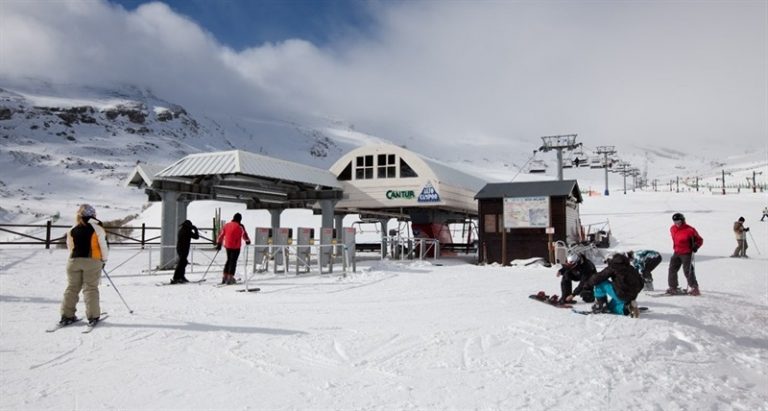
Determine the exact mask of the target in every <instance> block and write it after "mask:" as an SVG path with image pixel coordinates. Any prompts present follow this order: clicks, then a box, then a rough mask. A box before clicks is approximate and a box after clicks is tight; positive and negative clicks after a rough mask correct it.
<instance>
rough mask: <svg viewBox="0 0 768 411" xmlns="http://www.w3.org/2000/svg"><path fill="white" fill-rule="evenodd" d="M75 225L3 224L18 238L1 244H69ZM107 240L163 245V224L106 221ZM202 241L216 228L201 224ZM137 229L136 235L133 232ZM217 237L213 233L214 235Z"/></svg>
mask: <svg viewBox="0 0 768 411" xmlns="http://www.w3.org/2000/svg"><path fill="white" fill-rule="evenodd" d="M70 228H72V226H71V225H60V224H53V223H52V222H51V221H50V220H48V221H46V223H45V224H0V231H2V232H6V233H9V234H13V235H15V236H16V238H12V239H10V240H8V239H6V240H5V241H0V245H42V246H45V248H46V249H50V248H51V246H66V244H67V240H66V238H67V230H69V229H70ZM104 230H105V231H106V232H107V241H108V242H109V245H110V247H111V246H128V245H139V246H141V247H144V246H147V245H160V232H161V228H160V227H147V225H146V224H142V225H141V226H110V225H105V226H104ZM198 230H199V231H200V233H201V235H200V238H201V241H199V242H194V243H193V244H211V243H213V240H212V239H211V238H208V237H206V236H204V235H202V233H204V232H211V233H213V229H212V228H199V229H198ZM133 232H136V234H135V235H131V234H132V233H133ZM211 237H213V236H211Z"/></svg>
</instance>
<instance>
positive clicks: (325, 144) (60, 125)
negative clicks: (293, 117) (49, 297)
mask: <svg viewBox="0 0 768 411" xmlns="http://www.w3.org/2000/svg"><path fill="white" fill-rule="evenodd" d="M376 140H377V139H375V138H373V137H370V136H366V135H364V134H362V133H358V132H356V131H355V130H354V126H351V125H347V124H344V123H342V122H339V121H331V120H327V119H319V120H318V121H317V123H316V124H314V125H311V126H307V125H305V124H297V123H295V122H291V121H286V120H280V119H264V118H244V117H242V116H234V115H231V116H230V115H227V114H226V113H225V114H219V115H216V116H213V115H209V114H200V113H195V112H192V111H190V110H187V109H186V108H185V107H183V106H182V105H180V104H176V103H173V102H169V101H166V100H163V99H161V98H158V97H156V96H154V95H153V94H152V92H151V91H149V90H146V89H140V88H137V87H132V86H125V87H120V88H115V89H110V90H106V89H97V88H92V87H80V86H60V85H51V84H43V83H34V84H33V85H31V86H26V87H14V88H11V87H2V86H0V166H1V167H2V169H3V175H2V177H0V197H1V198H3V205H2V208H0V221H15V222H30V221H34V220H36V219H39V218H46V216H50V215H53V214H55V213H56V212H58V211H59V207H60V206H61V204H60V202H61V201H64V202H65V203H68V200H77V199H79V198H91V199H93V198H99V199H101V200H102V201H101V202H102V203H103V204H102V205H104V206H106V207H107V208H109V207H115V208H117V209H118V210H119V209H121V205H126V206H127V207H126V208H125V209H124V210H121V211H119V212H117V214H120V213H122V212H128V210H135V209H137V208H138V207H140V206H141V204H142V203H143V201H144V199H143V197H144V196H143V195H142V194H141V193H138V192H136V193H126V192H127V191H129V190H125V189H123V188H122V184H123V183H124V178H125V176H126V175H127V173H128V172H130V170H131V169H132V168H133V167H134V165H135V164H136V163H137V162H144V163H150V164H158V165H167V164H170V163H171V162H173V161H175V160H177V159H178V158H180V157H183V156H185V155H187V154H190V153H196V152H203V151H216V150H230V149H235V148H237V149H241V150H246V151H251V152H255V153H260V154H264V155H268V156H273V157H278V158H284V159H287V160H291V161H297V162H301V163H305V164H310V165H314V166H317V167H329V166H330V164H332V163H333V161H335V160H336V158H338V157H339V156H340V155H341V154H343V153H344V152H346V151H348V150H349V149H351V148H353V147H355V146H357V145H360V144H364V143H365V142H368V141H376ZM113 193H114V194H113ZM121 199H122V200H121ZM91 201H93V200H91ZM116 217H117V216H116Z"/></svg>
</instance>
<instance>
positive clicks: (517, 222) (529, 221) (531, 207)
mask: <svg viewBox="0 0 768 411" xmlns="http://www.w3.org/2000/svg"><path fill="white" fill-rule="evenodd" d="M546 227H549V197H546V196H544V197H515V198H505V199H504V228H505V229H510V228H546Z"/></svg>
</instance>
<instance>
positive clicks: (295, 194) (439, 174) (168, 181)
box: [126, 144, 486, 265]
mask: <svg viewBox="0 0 768 411" xmlns="http://www.w3.org/2000/svg"><path fill="white" fill-rule="evenodd" d="M485 184H486V182H485V181H484V180H482V179H480V178H477V177H474V176H471V175H469V174H466V173H464V172H461V171H459V170H456V169H454V168H451V167H449V166H446V165H444V164H441V163H439V162H436V161H433V160H430V159H427V158H424V157H421V156H419V155H417V154H416V153H414V152H412V151H409V150H406V149H404V148H401V147H397V146H394V145H386V144H383V145H371V146H364V147H360V148H357V149H354V150H352V151H350V152H349V153H347V154H346V155H344V156H343V157H342V158H340V159H339V160H338V161H337V162H336V163H335V164H334V165H333V166H332V167H331V168H330V170H323V169H319V168H315V167H310V166H306V165H304V164H299V163H294V162H290V161H286V160H281V159H276V158H272V157H267V156H263V155H259V154H254V153H249V152H245V151H241V150H232V151H224V152H213V153H200V154H191V155H188V156H186V157H184V158H182V159H180V160H178V161H176V162H174V163H173V164H171V165H170V166H168V167H165V168H162V169H159V168H153V167H150V166H147V165H137V166H136V168H135V169H134V171H133V172H132V173H131V174H130V175H129V177H128V181H127V183H126V185H127V186H132V187H136V188H143V189H145V192H146V193H147V195H148V197H149V200H150V201H162V203H163V205H162V219H161V220H162V223H161V225H162V227H161V244H162V245H163V246H164V248H163V252H162V255H161V265H165V264H166V263H170V262H172V261H173V259H174V257H175V256H174V253H173V248H172V246H173V245H174V244H175V243H176V229H177V227H178V226H179V224H181V222H182V221H184V220H185V219H186V209H187V206H188V205H189V203H190V202H191V201H195V200H219V201H230V202H239V203H245V204H246V206H247V208H248V209H266V210H269V211H270V213H271V214H272V228H273V229H276V228H279V227H280V213H281V212H282V211H283V210H285V209H288V208H308V209H313V210H316V211H318V212H319V213H321V214H322V227H323V228H330V227H333V226H334V224H335V226H336V227H335V228H336V229H337V231H338V232H340V231H341V228H342V227H341V222H342V219H343V216H344V215H346V214H360V215H361V216H362V217H363V218H367V219H372V220H373V221H378V222H379V223H381V225H382V237H385V236H386V235H387V230H386V225H387V221H388V220H389V219H391V218H400V219H406V220H410V221H411V226H412V229H413V231H414V236H415V237H422V238H436V239H438V240H440V242H441V243H451V242H452V240H451V237H450V232H449V231H448V224H449V223H452V222H458V221H462V222H463V221H464V220H465V219H467V218H477V202H476V200H475V199H474V196H475V194H476V193H477V192H478V191H479V190H480V189H481V188H482V187H483V186H484V185H485Z"/></svg>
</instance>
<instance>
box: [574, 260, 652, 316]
mask: <svg viewBox="0 0 768 411" xmlns="http://www.w3.org/2000/svg"><path fill="white" fill-rule="evenodd" d="M644 285H645V281H643V277H642V276H641V275H640V273H638V272H637V270H636V269H635V268H634V267H632V265H630V263H629V258H627V256H626V255H624V254H621V253H617V254H615V255H614V256H613V257H612V258H611V259H610V260H609V261H608V267H606V268H604V269H603V270H602V271H600V272H599V273H597V274H595V275H593V276H592V277H591V278H589V279H588V280H587V281H586V282H585V284H584V287H594V290H595V305H593V306H592V310H593V311H594V312H598V313H614V314H620V315H627V314H632V316H635V317H636V316H637V315H638V309H637V303H636V302H635V299H636V298H637V295H638V294H639V293H640V291H642V290H643V286H644ZM608 297H610V298H611V299H610V301H608Z"/></svg>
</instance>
